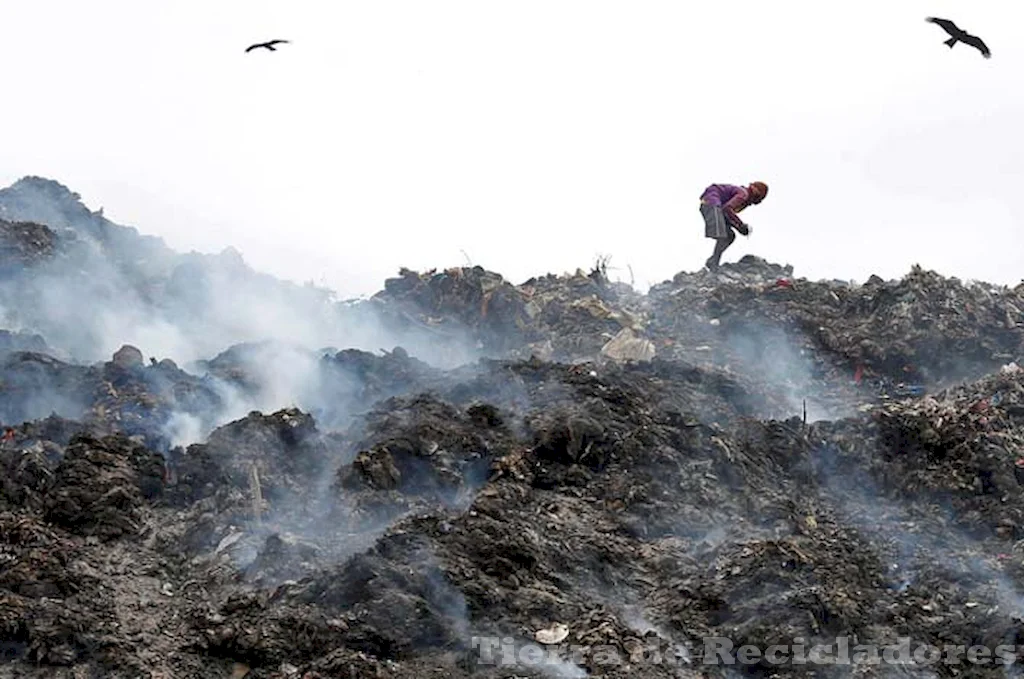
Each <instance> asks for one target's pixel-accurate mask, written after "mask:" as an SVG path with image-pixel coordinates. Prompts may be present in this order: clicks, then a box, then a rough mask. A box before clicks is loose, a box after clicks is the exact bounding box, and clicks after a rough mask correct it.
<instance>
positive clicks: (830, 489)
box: [0, 180, 1024, 679]
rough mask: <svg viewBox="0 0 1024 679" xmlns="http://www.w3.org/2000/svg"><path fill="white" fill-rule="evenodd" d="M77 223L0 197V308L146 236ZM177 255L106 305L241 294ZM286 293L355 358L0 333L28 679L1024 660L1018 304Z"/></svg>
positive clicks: (761, 284)
mask: <svg viewBox="0 0 1024 679" xmlns="http://www.w3.org/2000/svg"><path fill="white" fill-rule="evenodd" d="M48 196H49V197H48ZM43 199H45V200H47V201H50V202H51V203H55V204H54V205H50V207H49V208H46V204H45V201H44V203H40V202H39V201H40V200H43ZM76 200H77V199H76ZM81 207H82V206H80V204H79V203H77V202H75V201H72V200H70V199H69V198H68V196H67V195H66V191H65V190H64V189H63V188H62V187H60V186H59V185H51V184H48V183H46V182H45V181H41V180H32V181H28V182H25V183H21V184H19V185H18V186H17V187H16V190H13V191H11V190H7V192H6V193H5V192H2V191H0V216H2V217H3V218H4V219H9V220H12V221H10V222H7V223H0V259H2V260H3V262H2V263H0V264H2V266H5V267H9V270H8V269H5V271H6V273H4V274H3V276H2V278H3V280H4V281H6V282H7V283H11V282H12V281H13V280H15V278H17V277H18V276H21V275H26V276H28V277H29V278H30V279H32V280H34V281H35V282H36V283H41V281H42V279H39V278H32V277H33V276H36V273H33V272H35V271H36V270H37V269H38V268H39V267H40V263H39V262H38V261H36V260H34V259H33V257H34V255H32V253H34V252H40V253H44V254H45V253H46V252H48V250H47V248H48V247H49V246H48V245H47V243H48V242H50V241H48V240H47V238H49V236H48V235H47V234H48V233H51V232H52V233H53V234H57V233H58V232H57V231H55V230H53V229H58V228H74V229H76V232H77V233H79V235H80V236H81V237H82V238H83V239H86V238H87V239H95V240H96V242H98V243H100V244H101V245H102V247H100V249H99V250H98V252H99V253H101V254H102V252H103V251H104V250H103V248H107V247H111V244H112V243H115V242H120V241H125V242H134V241H132V238H134V236H132V233H133V232H131V231H120V230H118V229H114V228H113V227H108V222H107V221H106V220H105V219H104V218H102V215H100V214H98V213H92V212H89V211H86V212H82V211H81V209H80V208H81ZM29 217H31V218H33V219H36V220H38V221H41V222H47V220H49V221H50V222H54V223H52V224H49V223H48V226H40V227H38V228H37V227H35V226H31V225H24V224H15V223H14V221H16V220H22V219H28V218H29ZM115 226H116V225H115ZM48 230H49V231H48ZM59 240H60V239H59V238H58V239H57V241H54V242H55V243H56V245H55V246H54V247H55V248H56V251H59V250H60V247H61V245H60V242H59ZM136 246H137V247H136ZM150 246H152V247H150ZM155 247H156V246H155V245H153V244H152V243H151V244H150V245H149V246H144V245H143V244H140V243H136V245H133V246H132V247H130V248H127V249H125V250H123V251H121V255H123V256H122V257H121V258H120V259H118V260H117V263H116V266H115V267H114V268H116V269H117V270H118V271H121V272H122V273H123V272H125V271H134V272H135V274H139V276H141V278H133V277H132V276H135V274H132V276H129V277H128V278H124V277H116V278H115V279H112V280H116V281H117V282H118V283H119V284H120V283H124V282H125V281H126V280H129V279H130V280H131V281H133V283H132V285H133V286H134V284H135V283H138V282H139V281H140V280H141V281H142V282H143V283H144V285H143V284H140V286H137V287H130V290H129V289H128V288H121V287H116V286H115V290H116V291H117V294H124V295H125V297H126V298H127V297H130V298H131V299H132V300H133V303H146V304H148V303H150V302H152V303H153V304H154V305H156V306H160V305H163V306H161V307H160V308H161V310H162V311H161V313H163V314H164V315H163V316H161V315H160V314H156V316H157V317H158V318H161V319H164V318H170V317H171V316H168V315H167V314H171V313H172V312H177V311H181V310H182V309H183V308H184V307H180V306H176V302H175V300H177V301H181V300H186V301H188V302H190V303H191V302H195V301H196V300H206V302H210V303H212V301H211V300H210V299H208V296H209V295H210V294H211V292H212V291H214V290H215V289H216V288H215V287H209V286H206V287H204V286H205V285H206V284H205V283H204V284H203V285H200V286H199V287H195V286H193V283H194V281H193V280H192V278H193V277H192V276H190V275H187V272H189V271H199V272H204V271H205V272H206V273H205V274H203V275H206V274H210V275H213V273H216V272H220V273H223V272H224V270H225V267H227V268H229V269H232V270H237V271H242V274H244V275H246V276H247V275H248V274H247V273H245V271H246V270H245V268H244V265H243V264H242V263H241V262H240V261H235V260H233V259H232V258H231V257H229V256H226V257H225V259H224V261H220V260H218V261H219V264H216V265H213V264H210V266H211V267H212V268H206V267H207V264H209V263H207V264H202V265H198V264H195V263H193V264H188V263H183V262H182V261H181V260H179V259H175V258H174V257H171V256H170V255H168V254H167V253H165V252H163V251H162V250H159V249H153V248H155ZM147 248H150V249H147ZM147 253H148V254H147ZM94 255H95V253H94ZM54 256H55V255H54V254H52V253H51V254H49V255H46V257H49V259H47V260H46V261H49V262H52V261H53V257H54ZM97 256H99V255H97ZM111 266H114V265H113V264H112V265H111ZM181 267H185V268H184V269H183V268H181ZM189 267H192V268H189ZM175 271H176V272H177V273H174V272H175ZM183 271H184V272H186V273H183ZM237 271H236V273H237ZM54 272H55V270H54V269H52V268H51V269H49V271H48V274H47V275H54ZM211 272H213V273H211ZM57 273H58V275H59V272H57ZM80 273H81V272H79V274H80ZM79 274H76V273H74V272H69V273H68V276H69V279H68V280H69V281H70V280H71V279H73V278H74V276H76V275H79ZM143 274H144V275H143ZM242 274H239V275H242ZM218 275H219V274H218ZM197 277H200V278H201V277H202V276H199V274H197ZM214 277H215V276H214ZM243 277H244V276H243ZM232 280H234V279H232ZM65 282H67V281H65ZM261 285H265V286H266V287H264V288H261V289H264V290H270V289H275V288H274V287H273V285H272V283H268V282H266V281H264V283H262V284H261ZM15 289H16V288H15V287H14V286H13V284H12V286H11V287H9V289H8V292H10V293H11V294H12V295H13V294H14V291H15ZM36 289H37V291H38V290H39V289H40V288H38V287H37V288H36ZM97 289H99V288H97ZM126 291H127V292H126ZM147 291H148V292H147ZM169 291H170V292H169ZM175 291H176V292H175ZM129 292H130V294H128V293H129ZM281 294H282V295H283V297H284V298H286V299H288V300H298V299H302V300H307V302H309V306H308V307H307V306H304V305H305V304H306V302H303V303H302V304H298V305H297V306H296V307H295V308H298V309H299V310H305V309H313V308H315V309H317V310H318V313H319V312H325V309H333V310H334V311H338V316H337V317H336V318H335V319H334V320H335V321H337V322H338V323H339V326H338V327H339V328H340V327H343V326H344V327H348V326H346V322H349V321H351V322H352V324H353V325H357V326H359V327H360V328H362V329H363V330H365V332H366V334H364V335H360V337H361V338H362V339H364V340H365V342H364V343H362V344H361V345H360V346H355V344H354V343H349V342H347V341H346V338H347V337H350V336H349V335H342V334H338V335H334V334H332V333H331V332H324V333H313V334H312V335H311V336H312V337H314V338H315V341H313V340H310V342H309V343H312V344H314V346H306V345H304V344H302V343H300V342H298V341H295V342H293V341H292V340H291V339H288V338H286V339H282V338H281V337H270V338H262V337H260V338H255V339H253V338H243V339H241V340H238V341H236V340H235V339H234V338H233V336H232V341H229V342H225V343H224V344H221V345H218V347H217V349H216V350H214V351H211V352H210V353H209V354H208V355H207V354H204V355H203V356H208V357H207V358H200V359H198V360H182V361H181V363H180V365H179V363H177V362H176V360H175V359H176V357H172V358H164V359H162V360H157V358H156V357H151V358H147V354H146V353H143V351H142V349H140V348H138V347H136V346H133V345H131V344H124V345H120V343H115V344H114V346H120V348H119V349H117V350H116V351H110V350H106V352H105V353H104V354H103V355H102V359H103V360H98V361H81V360H76V359H73V358H72V357H71V355H72V354H74V353H75V352H73V351H70V350H69V347H68V346H67V345H66V344H65V342H66V340H67V338H68V337H70V336H71V335H72V331H73V330H74V328H73V327H71V325H74V323H72V324H71V325H68V324H67V323H65V324H64V325H61V324H60V323H58V322H57V320H55V319H50V320H51V321H52V323H51V324H50V325H49V326H48V328H49V329H51V330H55V331H56V334H55V335H51V334H50V333H45V332H42V331H41V330H40V329H39V328H37V327H35V326H34V325H33V324H32V323H14V322H9V323H8V325H9V327H8V328H7V329H6V330H4V331H2V334H0V635H2V636H0V650H2V652H0V675H3V676H18V677H40V678H42V677H50V676H68V677H92V676H110V677H125V678H126V679H127V678H129V677H130V678H132V679H134V678H135V677H189V678H196V679H206V678H210V679H213V678H214V677H217V678H222V677H234V678H235V679H243V678H245V679H269V678H273V679H327V678H329V677H393V678H395V679H412V678H413V677H417V678H419V677H438V678H440V677H456V678H462V677H464V678H466V679H469V678H470V677H480V678H484V679H498V678H502V679H509V678H511V677H531V678H532V677H551V676H558V677H588V676H593V677H616V678H618V677H631V676H644V677H651V678H652V679H659V678H662V677H664V678H666V679H667V678H669V677H672V678H674V679H676V678H678V677H693V678H694V679H696V678H697V677H734V676H737V675H738V674H750V675H757V676H779V677H782V676H794V677H795V676H812V675H813V676H823V677H846V676H850V675H851V674H856V675H858V676H859V675H864V676H888V675H889V674H892V673H896V674H901V675H902V674H907V675H914V676H918V675H921V676H925V675H927V676H977V677H981V676H999V677H1005V676H1007V675H1014V674H1015V672H1016V670H1015V668H1014V667H1006V666H1003V665H999V664H987V665H985V664H978V663H968V662H966V660H963V659H962V657H963V656H962V654H961V664H959V665H956V664H954V665H949V664H940V665H935V664H934V663H933V664H928V663H925V662H924V660H921V659H920V658H917V657H912V658H911V659H910V663H911V664H910V665H908V666H904V667H901V668H896V667H890V666H887V665H885V664H884V663H883V664H882V665H881V666H875V667H868V666H860V667H851V666H849V665H843V664H839V665H819V664H814V663H810V664H807V663H804V664H801V663H800V662H799V661H791V662H786V661H783V662H781V663H775V662H772V661H771V660H770V659H769V658H768V657H766V656H765V655H764V654H765V653H766V652H767V650H768V649H769V648H770V647H772V646H784V647H787V648H790V649H792V647H793V646H794V645H796V646H798V647H803V648H807V649H809V648H811V647H814V646H816V645H823V646H827V645H829V644H832V645H834V644H836V643H837V640H839V639H845V640H847V641H848V642H849V644H850V645H851V646H854V645H861V646H870V647H875V648H879V649H881V648H886V647H890V646H892V645H894V644H896V643H897V642H898V640H899V639H902V638H910V639H912V640H913V642H914V643H916V644H931V645H933V646H937V647H940V648H942V647H944V646H946V645H953V646H963V647H965V648H969V647H971V646H985V647H987V648H989V649H994V648H995V647H996V646H998V645H1000V644H1014V645H1015V644H1017V643H1018V642H1017V640H1018V639H1022V638H1024V550H1022V549H1021V544H1024V542H1022V540H1024V495H1022V493H1021V492H1020V491H1021V487H1022V486H1024V370H1022V369H1021V368H1020V367H1019V366H1020V365H1024V363H1022V360H1024V357H1022V356H1021V327H1020V323H1021V322H1022V318H1021V312H1022V311H1024V286H1022V287H1019V288H1017V289H1009V288H1002V287H996V286H990V285H985V284H981V283H966V284H965V283H962V282H960V281H957V280H955V279H949V278H944V277H942V276H940V275H938V274H937V273H934V272H928V271H924V270H922V269H920V268H916V267H915V268H914V269H913V270H911V271H910V273H909V274H908V275H907V276H905V277H904V278H902V279H901V280H897V281H882V280H879V279H876V278H873V279H871V280H869V281H867V282H866V283H864V284H856V283H852V282H843V281H809V280H806V279H802V278H796V277H794V275H793V269H792V267H789V266H781V265H778V264H773V263H770V262H766V261H764V260H760V259H758V258H755V257H746V258H744V259H742V260H741V261H740V262H738V263H735V264H726V265H723V266H722V267H721V268H720V269H719V270H718V271H716V272H710V271H701V272H696V273H680V274H679V275H677V276H675V277H674V278H673V279H672V280H670V281H666V282H664V283H662V284H660V285H657V286H654V287H653V288H652V289H651V290H650V291H649V292H647V293H646V294H640V293H638V292H636V291H635V290H633V289H632V288H631V287H630V286H628V285H625V284H622V283H616V282H613V281H611V280H609V278H608V276H607V271H606V268H605V267H604V266H602V265H601V263H599V264H598V266H596V267H594V268H593V269H592V270H591V271H589V272H585V271H583V270H579V271H576V272H574V273H571V274H566V275H549V276H543V277H537V278H533V279H531V280H529V281H526V282H524V283H521V284H513V283H512V282H509V281H507V280H505V279H504V278H503V277H502V276H500V275H498V274H497V273H494V272H489V271H486V270H484V269H482V268H480V267H468V268H454V269H447V270H444V271H438V270H435V271H428V272H425V273H417V272H413V271H410V270H402V271H401V272H400V273H399V275H398V276H397V277H396V278H392V279H389V280H387V281H386V282H385V284H384V289H383V290H382V291H381V292H380V293H379V294H377V295H375V296H374V297H373V298H371V299H369V300H366V301H364V302H360V303H356V304H352V305H348V306H345V310H344V311H339V309H340V307H338V308H335V307H331V306H323V305H321V306H317V305H316V304H314V303H313V302H312V301H310V300H312V299H313V297H312V296H299V297H290V296H289V295H290V294H291V293H287V294H286V293H281ZM146 295H150V296H149V297H147V296H146ZM193 295H195V296H193ZM310 295H313V293H310ZM140 299H141V300H144V302H139V300H140ZM145 300H148V301H145ZM213 301H216V300H213ZM172 302H173V303H172ZM317 304H319V303H317ZM23 306H24V307H25V308H23V309H20V311H21V312H24V311H25V310H26V309H27V308H28V307H30V306H31V305H30V304H27V303H26V304H25V305H23ZM292 306H294V305H292ZM147 308H148V307H147ZM186 311H187V312H188V313H190V314H192V315H191V316H190V319H191V322H195V325H192V326H188V327H193V328H198V327H202V326H203V323H206V322H207V321H208V320H209V319H207V318H206V317H205V316H204V313H206V311H205V310H204V308H197V309H195V310H191V308H189V309H186ZM228 311H229V310H228V309H226V308H225V307H223V306H221V307H219V313H227V312H228ZM147 313H148V311H147ZM325 313H326V312H325ZM331 313H333V312H331ZM144 317H145V316H144ZM19 318H20V319H22V320H24V319H25V318H31V316H24V315H22V316H19ZM71 318H72V319H74V321H75V323H77V322H78V320H79V319H80V317H78V316H72V317H71ZM235 320H237V319H235ZM218 322H219V321H218ZM232 322H233V320H229V321H228V322H227V323H226V324H227V325H230V324H231V323H232ZM332 322H334V321H332ZM90 327H91V328H92V326H90ZM183 327H184V326H183ZM216 327H217V328H221V327H222V326H220V325H217V326H216ZM261 327H262V326H261ZM328 327H330V326H328ZM93 329H95V328H93ZM367 329H368V330H367ZM339 333H340V331H339ZM351 336H355V335H351ZM335 338H337V339H338V342H337V344H338V345H339V346H333V345H332V342H333V340H334V339H335ZM396 338H401V339H402V340H403V341H405V340H408V342H405V343H404V344H403V343H401V342H398V341H393V340H396ZM320 340H324V342H323V346H320V345H319V344H318V343H319V342H320ZM103 341H104V342H106V341H109V340H108V339H104V340H103ZM124 341H129V340H128V339H127V338H126V339H125V340H124ZM96 345H97V346H98V345H99V339H98V338H97V341H96ZM381 347H387V349H383V348H381ZM60 352H66V353H60ZM709 640H719V641H721V640H728V642H729V643H730V644H731V645H732V648H733V649H734V650H735V649H738V648H740V647H741V646H744V645H746V646H749V647H751V648H755V649H758V650H759V652H760V653H761V655H760V656H759V657H756V658H754V659H753V660H752V661H751V662H750V663H749V664H743V663H740V662H736V663H733V664H726V663H723V662H719V661H716V658H715V656H714V648H713V647H709V645H708V643H709ZM1020 650H1021V651H1022V656H1024V648H1022V649H1020ZM1010 654H1011V655H1013V654H1014V651H1013V650H1011V651H1010ZM1014 657H1015V656H1014ZM1022 660H1024V658H1022Z"/></svg>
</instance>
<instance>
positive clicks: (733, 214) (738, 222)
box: [722, 189, 750, 236]
mask: <svg viewBox="0 0 1024 679" xmlns="http://www.w3.org/2000/svg"><path fill="white" fill-rule="evenodd" d="M749 200H750V195H749V194H748V192H747V190H746V189H740V190H739V191H737V192H736V194H735V195H734V196H733V197H732V198H730V199H729V200H728V201H726V203H725V205H723V206H722V212H724V213H725V218H726V219H727V220H728V221H729V224H731V225H732V226H733V227H734V228H735V229H736V230H737V231H739V232H740V233H742V234H743V235H744V236H745V235H747V231H748V229H747V225H746V224H744V223H743V220H742V219H740V216H739V215H738V214H737V213H738V212H741V211H742V210H743V209H744V208H746V207H747V205H749Z"/></svg>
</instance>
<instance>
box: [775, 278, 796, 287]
mask: <svg viewBox="0 0 1024 679" xmlns="http://www.w3.org/2000/svg"><path fill="white" fill-rule="evenodd" d="M775 287H777V288H792V287H793V283H792V281H790V280H789V279H788V278H780V279H778V280H776V281H775Z"/></svg>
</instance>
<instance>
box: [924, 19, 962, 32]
mask: <svg viewBox="0 0 1024 679" xmlns="http://www.w3.org/2000/svg"><path fill="white" fill-rule="evenodd" d="M925 21H929V22H931V23H933V24H938V25H939V26H942V28H943V29H944V30H945V31H946V33H949V34H950V35H956V34H958V33H962V31H961V30H960V28H959V27H958V26H957V25H956V24H954V23H953V22H952V21H950V20H949V19H938V18H936V17H928V18H927V19H925Z"/></svg>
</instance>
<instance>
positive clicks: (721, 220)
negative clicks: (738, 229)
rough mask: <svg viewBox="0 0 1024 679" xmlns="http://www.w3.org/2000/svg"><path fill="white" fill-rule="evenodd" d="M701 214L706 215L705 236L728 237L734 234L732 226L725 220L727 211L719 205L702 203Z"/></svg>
mask: <svg viewBox="0 0 1024 679" xmlns="http://www.w3.org/2000/svg"><path fill="white" fill-rule="evenodd" d="M700 214H701V216H703V217H704V237H705V238H716V239H717V238H728V237H729V236H731V235H732V227H730V226H729V222H727V221H726V220H725V213H724V212H723V211H722V208H721V207H719V206H718V205H705V204H704V203H701V205H700Z"/></svg>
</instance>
